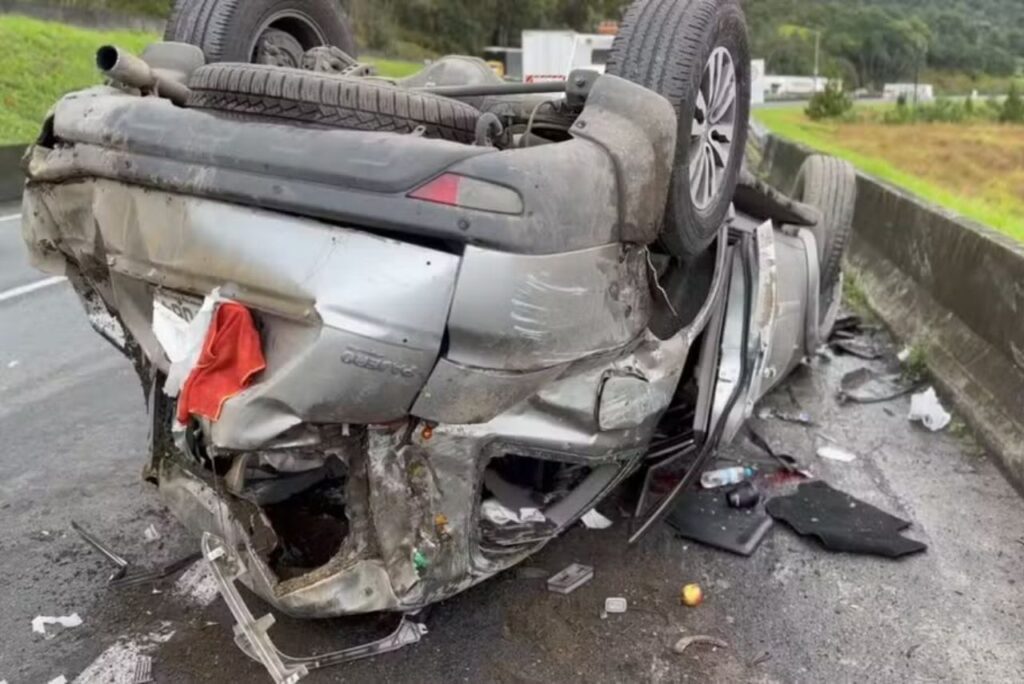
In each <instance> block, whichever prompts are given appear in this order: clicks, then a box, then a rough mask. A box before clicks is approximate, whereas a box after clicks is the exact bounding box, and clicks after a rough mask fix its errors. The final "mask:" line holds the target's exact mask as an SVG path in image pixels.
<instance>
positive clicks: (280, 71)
mask: <svg viewBox="0 0 1024 684" xmlns="http://www.w3.org/2000/svg"><path fill="white" fill-rule="evenodd" d="M188 85H189V88H190V89H191V91H192V92H191V94H190V95H189V99H188V106H189V107H190V108H195V109H206V110H211V111H216V112H224V113H227V114H231V115H233V116H242V117H245V118H252V119H270V120H278V121H280V120H286V121H289V122H293V123H304V124H313V125H317V126H322V127H329V128H349V129H355V130H361V131H389V132H396V133H412V132H413V131H415V130H416V129H417V128H420V127H422V128H423V134H424V135H425V136H427V137H433V138H443V139H446V140H454V141H457V142H463V143H472V142H473V141H474V140H475V139H476V122H477V119H478V118H479V117H480V112H479V110H477V109H476V108H475V107H472V106H471V105H468V104H466V103H464V102H459V101H458V100H453V99H450V98H446V97H441V96H439V95H432V94H430V93H424V92H417V91H414V90H408V89H405V88H401V87H399V86H395V85H392V84H390V83H386V82H383V81H379V80H371V79H364V78H358V77H350V76H341V75H338V74H329V73H322V72H315V71H302V70H299V69H290V68H287V67H277V66H269V65H265V64H230V63H224V64H208V65H206V66H203V67H200V68H198V69H196V70H195V71H194V72H193V73H192V76H191V78H190V79H189V84H188Z"/></svg>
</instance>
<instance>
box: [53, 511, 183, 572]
mask: <svg viewBox="0 0 1024 684" xmlns="http://www.w3.org/2000/svg"><path fill="white" fill-rule="evenodd" d="M71 527H72V528H73V529H74V530H75V531H76V532H78V534H79V535H81V537H82V539H83V540H85V542H86V543H87V544H89V546H91V547H92V548H94V549H95V550H96V551H98V552H99V553H100V554H101V555H102V556H103V557H104V558H106V559H108V560H109V561H110V562H111V563H113V564H114V565H115V566H116V569H115V570H114V572H113V573H112V574H111V575H110V577H109V578H107V584H109V585H110V586H112V587H129V586H134V585H137V584H148V583H149V582H156V581H158V580H162V579H164V578H165V577H170V576H171V575H173V574H175V573H177V572H178V571H180V570H184V569H185V568H186V567H188V566H189V565H192V563H194V562H196V561H197V560H199V558H200V557H201V556H200V554H199V553H198V552H196V553H192V554H189V555H188V556H186V557H184V558H181V559H179V560H176V561H172V562H171V563H168V564H166V565H163V566H161V567H158V568H155V569H153V570H143V571H141V572H137V573H132V574H129V573H128V566H129V563H128V561H127V560H126V559H125V558H124V557H123V556H121V555H120V554H118V553H115V552H114V550H113V549H111V548H110V547H109V546H107V545H106V544H104V543H103V542H101V541H100V540H99V539H98V538H97V537H96V536H95V535H93V534H91V533H90V532H88V531H87V530H86V529H85V528H84V527H82V526H81V525H79V524H78V523H77V522H75V521H74V520H72V521H71ZM150 527H152V528H153V532H154V533H156V534H157V537H156V538H157V539H159V538H160V535H159V533H158V532H156V528H155V527H154V526H153V525H150ZM148 531H149V530H148V529H147V531H146V532H147V533H148ZM143 536H147V534H146V533H143Z"/></svg>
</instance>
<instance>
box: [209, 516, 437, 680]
mask: <svg viewBox="0 0 1024 684" xmlns="http://www.w3.org/2000/svg"><path fill="white" fill-rule="evenodd" d="M202 547H203V558H205V559H206V562H207V563H209V565H210V569H211V570H212V571H213V576H214V578H215V579H216V580H217V589H218V590H219V591H220V595H221V596H222V597H223V598H224V602H225V603H227V605H228V608H229V609H230V610H231V614H232V615H233V616H234V618H235V622H236V624H235V629H234V632H235V644H236V645H237V646H238V648H239V649H241V651H242V653H244V654H245V655H247V656H249V657H250V658H252V659H253V660H255V661H256V662H258V663H260V664H261V665H263V667H265V668H266V669H267V672H268V673H269V674H270V676H271V677H272V678H273V680H274V682H275V684H295V682H297V681H299V680H300V679H302V678H303V677H305V676H306V675H307V674H309V673H310V672H311V671H313V670H319V669H322V668H325V667H331V666H334V665H340V664H342V663H347V662H351V661H353V660H359V659H362V658H369V657H371V656H376V655H380V654H383V653H389V652H391V651H397V650H398V649H400V648H402V647H404V646H408V645H410V644H415V643H417V642H418V641H419V640H420V639H422V638H423V636H424V635H425V634H426V633H427V627H426V625H424V624H422V623H419V622H415V621H413V620H410V619H409V618H408V616H407V615H403V616H402V621H401V622H400V623H399V625H398V627H397V628H396V629H395V631H394V632H392V633H391V634H389V635H388V636H386V637H384V638H383V639H379V640H377V641H372V642H370V643H367V644H360V645H359V646H353V647H351V648H345V649H342V650H340V651H334V652H333V653H327V654H324V655H319V656H308V657H296V656H291V655H288V654H287V653H282V652H281V651H279V650H278V648H277V646H275V645H274V642H273V641H272V640H271V639H270V634H269V633H268V632H269V630H270V628H271V627H272V626H273V625H274V616H273V614H271V613H267V614H266V615H264V616H263V617H261V618H259V619H258V620H257V619H256V618H254V617H253V614H252V612H251V611H250V610H249V607H248V606H247V605H246V604H245V601H244V600H243V599H242V595H241V594H240V593H238V589H237V588H236V587H235V584H234V583H235V580H237V579H239V578H241V577H242V576H243V575H244V574H245V573H246V572H247V571H246V568H245V565H244V564H243V563H242V561H241V559H240V558H239V557H238V556H237V555H236V554H235V553H233V552H232V551H231V550H230V549H229V548H228V546H227V545H226V544H225V543H224V542H223V541H222V540H221V539H219V538H218V537H216V536H214V535H212V534H210V533H209V532H206V533H204V534H203V541H202Z"/></svg>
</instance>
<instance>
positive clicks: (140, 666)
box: [131, 655, 153, 684]
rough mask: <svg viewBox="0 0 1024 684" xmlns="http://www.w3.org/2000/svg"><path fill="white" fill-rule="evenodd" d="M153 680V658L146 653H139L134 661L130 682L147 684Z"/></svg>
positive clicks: (132, 683)
mask: <svg viewBox="0 0 1024 684" xmlns="http://www.w3.org/2000/svg"><path fill="white" fill-rule="evenodd" d="M152 681H153V658H152V657H151V656H148V655H140V656H138V658H137V659H136V661H135V671H134V672H133V673H132V679H131V684H149V682H152Z"/></svg>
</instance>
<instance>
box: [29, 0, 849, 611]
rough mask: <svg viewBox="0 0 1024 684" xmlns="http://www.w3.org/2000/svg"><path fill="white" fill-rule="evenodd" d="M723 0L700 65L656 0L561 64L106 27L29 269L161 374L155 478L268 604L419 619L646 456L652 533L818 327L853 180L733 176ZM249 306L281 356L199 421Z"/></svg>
mask: <svg viewBox="0 0 1024 684" xmlns="http://www.w3.org/2000/svg"><path fill="white" fill-rule="evenodd" d="M694 2H696V0H692V1H691V0H680V1H679V2H678V3H676V6H677V7H676V9H675V10H673V11H678V12H680V13H681V12H684V11H688V10H689V8H690V6H691V5H692V4H694ZM713 4H714V5H715V7H716V9H715V12H716V14H715V15H714V23H713V24H709V25H708V26H696V27H691V28H688V29H687V33H686V35H685V36H684V37H685V39H686V41H687V42H686V43H685V44H684V45H681V46H677V47H673V48H671V49H670V54H669V55H668V57H669V58H670V59H667V60H660V61H659V62H658V63H659V64H661V63H662V62H664V63H665V64H667V65H668V66H662V67H659V68H664V69H669V68H674V69H677V75H678V74H682V75H683V76H686V77H687V78H690V79H691V81H690V83H691V85H690V86H685V87H681V86H679V85H678V83H679V81H678V79H676V80H674V81H671V83H670V82H669V80H668V77H667V76H668V75H667V74H661V73H657V72H656V71H654V70H653V69H654V67H652V66H651V64H652V63H650V62H644V61H643V59H647V58H644V57H643V56H642V55H643V54H644V52H645V50H646V48H645V41H646V40H647V36H646V33H645V32H647V31H648V29H649V28H650V27H649V26H648V24H647V23H645V22H648V19H646V18H645V15H644V14H643V13H641V12H640V11H639V9H638V8H642V6H643V5H644V3H643V2H639V3H636V6H634V8H633V9H631V10H630V12H631V14H630V15H627V23H626V26H627V29H625V30H624V31H623V33H622V34H620V36H619V38H618V39H617V42H616V48H615V51H614V55H613V60H612V62H611V63H610V64H609V67H608V73H605V74H597V73H593V72H582V71H577V72H573V73H572V74H570V76H569V79H568V80H567V81H564V82H560V83H555V84H551V83H548V84H541V85H539V86H538V85H536V84H534V85H529V84H527V85H523V84H508V83H504V82H502V81H500V79H497V78H496V77H494V76H493V75H492V74H491V73H490V72H489V71H488V70H487V69H486V67H485V66H484V65H483V63H482V62H479V61H478V60H472V59H469V58H462V57H453V58H446V59H442V60H439V61H438V62H437V63H435V64H433V65H431V66H429V67H427V69H426V70H425V72H424V73H423V74H419V75H417V76H413V77H411V78H410V79H408V80H407V81H404V82H394V81H387V80H385V79H380V78H377V77H374V76H372V75H367V73H368V72H367V71H366V70H360V66H359V65H358V63H357V62H355V60H351V62H346V61H345V59H344V58H347V56H344V55H343V56H342V57H344V58H339V59H337V60H335V64H334V70H333V71H324V70H313V69H308V68H307V69H297V68H290V67H281V66H273V65H266V64H233V63H214V64H205V63H204V62H205V57H204V55H203V53H202V52H201V51H199V50H197V49H196V48H193V47H192V46H189V45H185V44H182V43H174V42H168V43H160V44H156V45H154V46H153V47H151V48H150V49H149V50H148V51H147V52H146V54H144V55H143V58H142V60H133V59H132V58H131V57H130V56H129V55H125V54H124V53H122V52H120V51H118V50H116V49H114V48H104V49H103V50H101V51H100V55H99V62H100V66H101V68H103V69H104V71H105V72H106V73H107V75H108V76H109V77H110V79H111V82H110V85H107V86H102V87H97V88H93V89H90V90H86V91H82V92H78V93H73V94H71V95H68V96H66V97H65V98H63V99H62V100H61V101H60V102H58V103H57V105H56V107H55V108H54V110H53V112H52V114H51V116H50V117H49V118H48V119H47V121H46V123H45V126H44V129H43V132H42V134H41V136H40V138H39V140H38V141H37V143H36V144H35V145H34V146H33V147H32V148H31V149H30V151H29V152H28V155H27V158H26V163H27V175H28V184H27V187H26V193H25V200H24V203H25V207H24V216H25V223H24V224H25V238H26V241H27V243H28V244H29V246H30V248H31V251H32V255H33V259H34V260H35V263H36V264H37V265H38V266H39V267H40V268H43V269H45V270H47V271H50V272H52V273H59V274H64V275H67V276H68V277H69V278H70V280H71V282H72V283H73V285H74V287H75V289H76V291H77V292H78V294H79V295H80V297H81V299H82V301H83V303H84V304H85V308H86V311H87V313H88V316H89V318H90V320H91V321H92V323H93V325H94V327H96V329H97V330H98V331H99V332H100V333H101V334H102V335H104V337H106V338H107V339H108V340H109V341H110V342H111V343H112V344H114V345H115V346H117V347H118V348H119V349H120V350H121V351H123V352H124V353H125V355H126V356H127V357H128V358H129V359H130V360H131V362H132V363H133V364H134V366H135V368H136V370H137V371H138V374H139V377H140V379H141V381H142V384H143V387H144V388H145V390H146V394H147V396H148V397H149V410H150V415H151V417H152V421H153V424H152V445H151V446H152V460H151V462H150V463H149V464H148V467H147V469H146V477H147V478H148V479H149V480H150V481H152V482H153V483H154V484H156V485H157V486H158V487H159V490H160V493H161V495H162V497H163V499H164V501H165V502H166V503H167V505H168V506H169V507H170V508H171V509H172V511H173V512H174V513H175V515H176V516H177V517H178V518H179V519H180V520H181V521H182V522H183V523H184V524H185V525H186V526H187V527H189V528H190V529H191V530H193V531H194V532H195V533H196V534H197V535H201V534H203V533H208V534H211V535H214V536H215V537H216V538H217V539H219V540H222V545H221V546H220V547H218V548H220V549H222V550H223V552H228V551H230V553H232V554H234V555H235V556H236V558H235V559H234V560H235V562H236V563H237V567H236V570H237V572H238V575H239V578H240V579H241V581H243V582H244V583H245V584H246V585H248V586H249V587H250V588H251V589H252V590H253V591H255V592H256V593H257V594H258V595H259V596H261V597H262V598H263V599H264V600H266V601H267V602H268V603H270V604H272V605H273V606H275V607H276V608H278V609H280V610H282V611H284V612H286V613H288V614H290V615H294V616H301V617H328V616H338V615H348V614H356V613H365V612H371V611H402V612H409V611H413V610H416V609H418V608H420V607H423V606H425V605H428V604H430V603H433V602H436V601H439V600H442V599H445V598H447V597H450V596H452V595H454V594H456V593H458V592H460V591H463V590H465V589H466V588H468V587H470V586H472V585H474V584H476V583H479V582H481V581H483V580H485V579H487V578H488V577H491V576H493V575H494V574H496V573H498V572H501V571H502V570H505V569H507V568H509V567H511V566H513V565H515V564H516V563H518V562H519V561H521V560H523V559H524V558H526V557H528V556H529V555H530V554H532V553H534V552H536V551H537V550H538V549H540V548H541V547H542V546H543V545H545V544H546V543H548V542H549V541H551V540H552V539H554V538H555V537H557V536H558V535H559V533H561V532H562V531H563V530H565V529H566V528H567V527H569V526H570V525H572V524H574V523H575V522H576V521H577V520H578V519H579V518H580V517H581V516H582V515H583V514H585V513H586V512H587V511H589V510H590V509H591V508H593V507H594V506H595V505H596V504H597V503H598V502H600V501H601V500H602V499H603V498H604V497H606V496H607V495H608V494H609V493H610V492H612V491H613V490H614V489H615V488H616V487H618V486H619V485H620V484H621V483H623V482H624V481H625V480H627V478H629V479H630V480H631V482H633V483H634V484H635V488H636V489H637V491H638V492H639V494H638V496H637V499H638V501H637V517H636V519H635V521H634V522H635V525H636V527H635V534H634V538H639V536H640V535H641V534H642V533H643V532H645V531H646V530H648V529H649V528H650V527H651V525H653V524H654V523H655V522H656V521H657V520H659V519H660V517H661V515H663V514H664V513H665V512H667V511H668V510H669V508H670V507H671V505H672V503H673V502H674V500H675V498H676V497H677V496H679V495H681V494H682V495H685V490H686V489H687V488H688V487H690V486H691V485H692V483H693V482H694V478H695V477H697V476H699V474H700V471H701V468H702V467H703V466H704V465H705V464H706V463H707V461H708V458H709V457H710V456H711V455H712V454H713V453H714V451H715V449H716V448H717V447H718V446H719V445H720V444H721V443H723V442H725V441H728V440H730V439H731V438H732V437H733V436H734V435H735V434H736V432H737V431H738V429H739V427H740V426H741V424H742V422H743V421H744V420H745V419H746V418H747V417H748V416H749V415H750V412H751V410H752V408H753V404H754V402H755V401H756V400H757V399H758V398H760V397H761V396H763V394H764V393H766V392H767V391H768V390H770V389H771V388H772V387H773V386H774V385H776V384H777V383H778V382H780V381H781V380H782V379H783V378H784V377H785V376H786V374H787V373H788V372H789V371H790V370H791V369H792V368H794V367H795V366H796V365H797V364H799V363H800V362H801V360H802V359H803V358H804V357H805V356H806V355H808V354H809V353H811V352H813V350H814V349H816V348H817V346H818V344H819V342H820V340H821V336H822V335H823V334H824V332H825V331H827V329H828V328H829V326H830V321H831V320H832V319H833V318H834V314H835V310H836V307H837V306H838V302H839V292H840V289H841V277H840V273H839V262H840V258H841V256H842V250H843V244H844V242H845V237H846V235H847V234H848V232H849V224H850V218H851V217H850V212H851V210H852V200H853V192H854V184H853V175H852V171H850V169H849V168H848V167H847V166H845V165H843V164H840V163H838V162H836V161H835V160H830V159H825V158H820V157H816V158H812V159H811V160H810V161H809V162H808V165H807V166H806V167H805V171H804V173H803V174H802V177H801V180H800V182H799V183H798V187H797V188H796V192H795V197H794V198H788V197H784V196H782V195H780V194H779V193H777V192H775V191H773V190H772V189H770V188H767V187H766V186H764V185H763V184H761V183H760V182H758V181H756V180H754V179H752V178H751V177H749V176H748V175H746V174H745V172H743V171H742V170H741V165H742V157H743V147H744V140H745V137H746V126H747V116H748V104H747V102H748V99H749V73H748V66H747V65H748V63H749V61H744V60H749V55H748V54H747V51H746V43H745V34H744V33H743V32H742V14H741V12H740V10H739V8H738V6H737V5H735V3H732V2H723V3H713ZM650 30H653V29H650ZM686 45H689V46H690V47H693V46H696V48H697V52H696V54H697V55H698V56H699V60H698V61H699V63H696V65H695V64H690V63H684V62H683V61H681V60H682V57H680V55H682V54H683V52H679V53H678V54H677V53H676V52H674V51H675V50H677V49H678V50H682V49H683V47H685V46H686ZM648 52H649V50H648ZM692 52H693V50H692V49H691V50H690V51H689V52H687V53H686V54H687V55H689V54H691V53H692ZM688 59H689V58H688ZM339 60H340V61H341V62H342V65H341V67H340V71H339V68H338V67H337V62H338V61H339ZM673 60H675V61H673ZM313 61H314V62H316V60H313ZM328 61H329V60H328ZM691 61H692V60H691ZM673 64H674V65H675V66H672V65H673ZM647 76H650V78H647ZM659 84H663V85H665V89H661V88H659ZM544 89H547V90H548V92H540V93H538V92H537V91H540V90H544ZM228 304H230V305H231V306H233V307H238V308H237V309H235V310H236V311H242V312H244V313H242V314H240V315H241V318H240V319H239V320H243V321H244V322H243V323H239V324H238V325H243V326H247V327H244V331H248V332H246V334H252V335H255V336H256V337H255V339H257V340H258V342H257V345H256V346H257V347H258V349H257V350H255V351H258V357H259V363H258V364H257V363H255V362H254V363H253V365H251V371H252V372H247V373H241V374H236V375H239V377H238V378H236V380H237V382H236V385H235V386H230V385H229V386H226V388H225V387H221V386H220V385H218V387H221V389H220V390H219V391H220V394H217V395H215V396H214V404H215V405H216V410H215V411H214V412H213V413H212V414H209V413H203V412H198V411H190V410H186V411H184V412H183V410H182V409H183V406H184V404H182V403H181V402H183V401H184V399H183V396H184V395H183V394H182V392H183V390H184V388H185V387H186V386H187V383H189V382H190V380H193V381H194V379H195V378H196V377H197V373H199V372H200V369H201V368H202V367H203V364H204V363H207V362H212V360H213V357H217V358H216V362H217V363H221V364H224V365H225V367H228V368H230V369H237V368H238V367H239V366H238V365H237V363H236V356H239V357H240V356H242V354H241V352H238V350H237V349H235V348H234V347H232V346H231V345H232V344H234V343H232V342H231V340H238V339H240V338H238V337H234V338H232V337H230V336H228V337H217V336H216V335H215V334H214V330H215V328H216V326H215V325H213V324H212V323H211V321H212V320H213V319H214V318H215V317H216V315H217V312H218V311H220V310H226V309H224V307H225V306H226V305H228ZM225 334H227V333H225ZM215 338H216V339H215ZM225 340H227V342H225ZM217 345H220V346H217ZM250 351H252V350H250ZM208 352H209V355H208V357H204V356H203V355H204V354H206V353H208ZM253 353H255V352H253ZM203 358H207V361H203V360H202V359H203ZM238 363H241V362H238ZM233 364H235V365H233ZM229 375H230V373H229ZM218 377H220V382H221V384H222V385H223V377H224V376H218ZM186 408H187V407H186ZM667 469H674V470H676V471H678V473H679V475H680V476H679V478H678V484H677V485H676V486H675V489H674V490H673V491H672V492H671V493H670V494H668V495H667V496H662V497H661V498H660V500H653V501H652V500H651V499H652V497H651V496H649V495H648V492H647V487H646V485H647V483H648V481H649V480H650V478H651V476H652V474H653V473H656V472H659V471H665V470H667ZM495 509H496V510H498V511H500V512H502V513H503V515H494V514H493V512H494V510H495Z"/></svg>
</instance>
